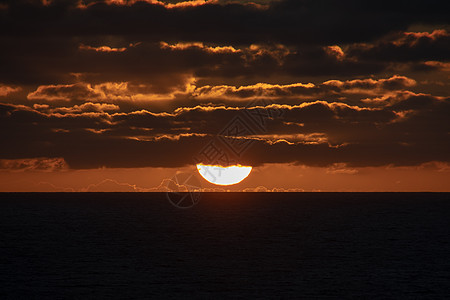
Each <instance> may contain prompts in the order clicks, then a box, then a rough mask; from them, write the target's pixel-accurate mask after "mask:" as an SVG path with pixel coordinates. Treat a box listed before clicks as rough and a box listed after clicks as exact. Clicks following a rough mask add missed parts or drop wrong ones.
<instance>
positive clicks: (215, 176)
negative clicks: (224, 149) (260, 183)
mask: <svg viewBox="0 0 450 300" xmlns="http://www.w3.org/2000/svg"><path fill="white" fill-rule="evenodd" d="M197 170H198V172H199V173H200V175H201V176H202V177H203V178H204V179H205V180H206V181H208V182H211V183H213V184H217V185H232V184H236V183H239V182H241V181H242V180H244V179H245V178H247V176H248V175H249V174H250V172H251V171H252V167H250V166H241V165H234V166H228V167H222V166H214V165H204V164H197Z"/></svg>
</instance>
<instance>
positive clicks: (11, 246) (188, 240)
mask: <svg viewBox="0 0 450 300" xmlns="http://www.w3.org/2000/svg"><path fill="white" fill-rule="evenodd" d="M102 298H120V299H122V298H127V299H143V298H146V299H148V298H158V299H159V298H169V299H188V298H194V299H212V298H245V299H248V298H277V299H284V298H298V299H311V298H339V299H348V298H359V299H361V298H378V299H399V298H402V299H448V298H450V194H449V193H204V194H202V195H201V199H200V201H199V202H198V203H197V205H195V206H193V207H192V208H189V209H178V208H176V207H174V206H173V205H172V204H171V203H169V201H168V199H167V197H166V195H165V194H164V193H3V194H0V299H102Z"/></svg>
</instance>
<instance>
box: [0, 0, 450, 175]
mask: <svg viewBox="0 0 450 300" xmlns="http://www.w3.org/2000/svg"><path fill="white" fill-rule="evenodd" d="M262 2H264V4H265V5H255V4H252V3H249V1H218V2H216V1H206V2H202V1H194V2H189V3H182V2H180V1H170V4H167V3H166V2H164V3H163V2H157V1H119V0H116V1H112V0H111V1H78V0H65V1H39V0H29V1H25V0H23V1H22V0H20V1H4V0H0V66H1V67H0V97H1V101H2V102H3V104H1V105H0V123H1V124H0V125H1V127H0V134H1V135H0V137H1V140H2V147H1V148H0V158H1V159H4V161H2V163H3V165H5V166H7V167H8V166H9V167H11V168H19V169H20V168H35V166H39V165H40V163H41V162H42V163H47V164H49V165H55V164H56V165H57V164H58V162H60V160H63V161H64V162H66V163H67V164H68V166H70V167H71V168H75V169H78V168H98V167H102V166H106V167H143V166H153V167H179V166H184V165H187V164H192V163H193V161H194V159H193V158H194V157H196V155H198V153H199V151H200V150H201V149H202V147H203V146H205V145H207V144H208V141H211V139H213V140H214V139H219V141H220V143H221V144H222V147H224V148H226V149H227V150H226V153H230V151H231V152H232V150H230V149H232V147H231V146H230V145H229V143H237V144H239V143H238V142H240V144H241V145H245V143H248V145H250V144H251V149H250V148H249V150H248V151H245V153H243V154H242V156H240V157H238V159H239V161H241V162H242V163H248V164H252V165H259V164H263V163H272V162H273V163H294V164H306V165H314V166H332V167H331V169H330V170H332V172H351V169H347V166H348V168H351V167H353V166H378V165H388V164H394V165H406V166H411V165H418V164H422V163H426V162H429V161H444V162H448V161H449V156H448V153H450V151H449V150H450V149H449V142H448V132H449V131H450V129H449V125H448V115H449V113H450V109H449V106H450V105H449V97H448V96H449V95H448V91H446V90H445V87H446V84H448V71H449V70H450V68H449V62H448V61H449V54H448V53H450V52H449V50H450V40H449V34H448V32H447V31H446V30H445V28H448V11H449V9H450V7H449V5H450V3H449V2H448V1H438V0H431V2H430V1H424V0H414V1H403V0H402V1H394V2H393V1H387V0H382V1H356V0H345V1H331V0H330V1H328V0H327V1H313V0H296V1H294V0H284V1H274V2H270V3H268V1H262ZM418 24H420V26H424V27H427V28H433V29H436V30H434V31H430V32H408V30H409V29H408V28H411V26H416V27H417V26H419V25H418ZM446 26H447V27H446ZM442 28H444V29H442ZM417 72H421V73H422V74H425V75H427V74H431V75H430V76H429V77H427V78H426V80H427V81H430V82H431V83H424V80H419V79H418V78H417V77H415V76H414V75H416V73H417ZM425 72H427V73H425ZM438 72H439V73H438ZM441 77H443V78H441ZM300 82H303V83H300ZM433 84H434V85H436V86H437V85H439V84H441V86H443V88H441V89H440V91H444V92H441V93H434V91H436V90H438V89H437V88H435V89H434V90H433V88H431V87H430V86H432V85H433ZM424 85H428V90H427V91H421V88H423V86H424ZM436 95H439V96H436ZM245 106H247V107H245ZM260 113H263V114H264V113H275V114H278V117H273V116H272V117H271V118H268V119H266V120H265V121H264V126H262V125H261V124H259V125H258V121H257V120H255V119H252V118H253V117H254V116H255V115H258V114H260ZM236 116H241V117H242V118H243V119H242V120H241V122H243V123H242V124H241V125H242V126H244V127H245V126H247V127H248V128H247V129H248V130H247V132H245V134H243V135H240V136H238V137H235V138H231V139H230V137H229V135H230V134H229V133H228V134H226V130H225V131H224V128H225V129H226V128H227V124H229V122H230V121H231V120H235V119H234V118H235V117H236ZM252 116H253V117H252ZM280 116H281V117H280ZM227 143H228V144H227ZM16 166H18V167H16ZM22 166H23V167H22ZM333 166H334V167H333ZM339 166H341V167H342V166H346V168H341V167H339ZM9 167H8V168H9ZM36 168H39V167H36ZM50 169H51V168H50ZM341 169H342V170H343V171H342V170H341ZM348 170H350V171H348Z"/></svg>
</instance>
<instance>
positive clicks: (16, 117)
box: [1, 95, 450, 168]
mask: <svg viewBox="0 0 450 300" xmlns="http://www.w3.org/2000/svg"><path fill="white" fill-rule="evenodd" d="M261 109H262V110H263V111H266V112H267V111H278V112H281V113H282V115H283V118H282V119H276V118H275V119H268V120H267V123H266V124H265V126H266V127H265V129H266V130H264V132H262V131H261V129H258V127H257V126H255V124H254V120H253V123H252V121H251V119H249V117H248V116H250V115H255V113H256V112H260V111H259V110H261ZM1 111H2V114H1V115H2V117H1V121H2V136H3V137H5V138H7V140H8V141H9V142H8V143H7V144H6V145H5V146H4V147H2V149H1V156H2V157H5V158H8V159H17V158H29V157H34V156H39V157H42V156H44V157H63V158H64V159H65V161H66V162H67V163H68V164H69V166H70V167H72V168H96V167H101V166H107V167H143V166H154V167H157V166H164V167H179V166H183V165H186V164H190V163H193V158H194V157H195V156H196V155H197V154H198V153H199V151H200V150H201V147H202V145H205V144H206V143H207V142H208V141H209V140H211V139H213V138H214V137H215V136H216V134H218V133H220V132H222V134H223V128H226V127H227V123H228V122H229V121H230V120H232V119H233V118H234V117H236V116H237V115H241V117H242V116H244V117H242V118H243V120H244V119H245V120H246V121H244V124H246V126H248V127H249V128H250V127H251V131H250V132H249V133H247V134H245V135H242V136H237V137H236V136H235V137H234V139H236V138H239V139H244V140H249V141H252V143H253V144H252V147H251V149H250V150H249V151H247V152H245V154H244V155H243V156H241V157H239V159H240V160H242V162H245V163H250V164H252V165H258V164H262V163H272V162H273V163H288V162H289V163H298V164H306V165H322V166H326V165H331V164H335V163H347V164H348V165H349V166H374V165H387V164H394V165H415V164H420V163H424V162H427V161H432V160H438V161H448V160H449V156H448V153H449V150H450V149H449V147H450V144H449V142H448V139H447V135H448V131H449V130H450V128H449V126H448V122H447V118H448V114H449V113H450V99H448V98H446V99H441V98H436V97H432V96H429V95H428V96H427V95H410V96H409V97H407V98H406V99H400V100H398V101H397V102H395V101H394V102H393V103H392V104H389V105H386V106H384V107H382V108H364V107H358V106H349V105H347V104H343V103H338V102H335V103H328V102H323V101H316V102H310V103H304V104H301V105H298V106H289V105H278V104H272V105H269V106H266V107H265V108H258V107H254V108H248V109H245V108H229V107H195V108H180V109H178V110H177V111H175V112H174V113H158V114H156V113H151V112H147V111H140V112H133V113H106V112H81V111H80V110H79V109H78V110H77V109H74V110H72V111H70V110H67V111H59V112H51V113H40V112H38V111H36V110H34V109H30V108H26V107H23V106H21V107H17V106H12V105H3V106H2V110H1ZM245 111H247V112H248V113H249V114H246V113H245ZM74 112H76V113H74ZM245 116H246V117H245ZM36 123H37V124H39V126H36V125H35V124H36ZM6 125H8V126H9V128H8V127H7V126H6ZM7 128H8V129H7ZM11 128H12V129H11ZM302 136H303V138H302ZM305 137H306V138H305ZM216 138H217V137H216ZM222 143H223V142H222ZM222 147H225V148H226V145H225V146H222Z"/></svg>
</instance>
